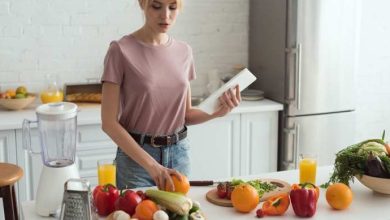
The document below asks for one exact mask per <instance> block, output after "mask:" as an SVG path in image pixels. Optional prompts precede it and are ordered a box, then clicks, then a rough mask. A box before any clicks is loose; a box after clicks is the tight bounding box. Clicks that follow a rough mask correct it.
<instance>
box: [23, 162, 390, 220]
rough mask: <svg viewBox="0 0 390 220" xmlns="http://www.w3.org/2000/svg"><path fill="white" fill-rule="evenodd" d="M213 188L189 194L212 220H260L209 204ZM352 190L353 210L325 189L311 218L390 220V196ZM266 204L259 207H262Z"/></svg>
mask: <svg viewBox="0 0 390 220" xmlns="http://www.w3.org/2000/svg"><path fill="white" fill-rule="evenodd" d="M331 170H332V167H331V166H326V167H319V168H318V171H317V172H318V173H317V174H318V175H317V183H318V184H322V183H324V182H326V181H327V180H328V179H329V176H330V175H329V174H330V172H331ZM254 178H275V179H281V180H284V181H287V182H289V183H296V182H298V171H297V170H290V171H283V172H274V173H264V174H260V175H256V176H247V177H243V179H254ZM210 189H212V187H191V190H190V192H189V195H188V196H189V197H190V198H191V199H193V200H196V201H199V202H200V204H201V207H202V208H201V209H202V211H203V212H204V213H205V215H206V216H207V219H209V220H222V219H229V220H238V219H256V218H255V217H254V216H255V211H256V209H255V210H253V211H252V212H250V213H248V214H243V213H238V212H236V211H235V210H234V209H233V208H228V207H221V206H216V205H213V204H211V203H209V202H208V201H207V200H206V198H205V195H206V193H207V192H208V191H209V190H210ZM351 189H352V191H353V195H354V198H353V202H352V204H351V205H350V207H349V208H348V209H346V210H341V211H337V210H334V209H332V208H330V206H329V205H328V204H327V202H326V199H325V190H324V189H321V193H320V198H319V201H318V204H317V212H316V214H315V215H314V216H313V217H312V218H311V219H326V220H329V219H344V220H347V219H353V220H357V219H370V220H377V219H384V220H390V209H389V208H388V206H389V204H390V195H384V194H379V193H374V192H373V191H371V190H370V189H368V188H366V187H365V186H363V185H362V184H360V182H358V181H357V180H356V181H355V182H354V183H353V184H351ZM261 205H262V204H260V205H259V206H258V208H260V207H261ZM22 212H23V214H24V217H25V219H29V220H41V219H52V218H40V217H38V216H37V215H36V214H35V213H34V202H33V201H28V202H23V203H22ZM265 218H270V219H272V220H276V219H302V218H298V217H296V216H295V214H294V211H293V209H292V206H291V205H290V207H289V209H288V210H287V212H286V213H285V214H284V215H283V216H272V217H270V216H266V217H265Z"/></svg>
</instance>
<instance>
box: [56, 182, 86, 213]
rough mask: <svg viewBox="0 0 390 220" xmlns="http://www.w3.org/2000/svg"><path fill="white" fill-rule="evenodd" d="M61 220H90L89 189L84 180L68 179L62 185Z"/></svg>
mask: <svg viewBox="0 0 390 220" xmlns="http://www.w3.org/2000/svg"><path fill="white" fill-rule="evenodd" d="M60 219H61V220H91V219H92V213H91V188H90V184H89V182H88V180H86V179H69V180H68V181H66V183H65V185H64V196H63V198H62V205H61V215H60Z"/></svg>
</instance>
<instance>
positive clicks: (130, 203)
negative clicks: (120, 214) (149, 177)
mask: <svg viewBox="0 0 390 220" xmlns="http://www.w3.org/2000/svg"><path fill="white" fill-rule="evenodd" d="M141 201H142V198H141V197H140V196H139V195H138V194H137V193H136V192H134V191H133V190H131V189H128V190H125V191H121V195H120V196H119V198H118V199H117V200H116V202H115V210H122V211H124V212H126V213H127V214H129V215H130V216H132V215H134V213H135V208H136V207H137V205H138V204H139V203H140V202H141Z"/></svg>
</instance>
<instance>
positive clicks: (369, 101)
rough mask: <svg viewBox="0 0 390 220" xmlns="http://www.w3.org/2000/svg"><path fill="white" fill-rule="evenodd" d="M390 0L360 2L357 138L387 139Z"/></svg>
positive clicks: (389, 132) (389, 137) (389, 129)
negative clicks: (382, 137)
mask: <svg viewBox="0 0 390 220" xmlns="http://www.w3.org/2000/svg"><path fill="white" fill-rule="evenodd" d="M389 8H390V1H388V0H372V1H366V0H365V1H362V15H361V16H362V17H361V18H362V21H361V27H360V28H361V32H360V33H361V36H360V48H359V49H360V58H359V64H358V71H357V77H356V79H357V91H356V103H357V108H356V110H357V111H356V113H357V123H356V130H357V138H358V140H364V139H366V138H380V136H381V134H382V131H383V129H386V131H387V138H386V139H387V140H390V52H389V49H390V22H389V20H390V14H389Z"/></svg>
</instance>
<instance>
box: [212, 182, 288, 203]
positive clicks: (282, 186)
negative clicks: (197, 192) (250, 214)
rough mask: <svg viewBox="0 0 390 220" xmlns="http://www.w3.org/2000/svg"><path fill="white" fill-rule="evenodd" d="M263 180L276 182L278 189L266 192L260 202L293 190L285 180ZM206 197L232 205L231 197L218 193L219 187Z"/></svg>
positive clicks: (214, 201) (213, 201) (215, 201)
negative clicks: (222, 197) (227, 197)
mask: <svg viewBox="0 0 390 220" xmlns="http://www.w3.org/2000/svg"><path fill="white" fill-rule="evenodd" d="M260 180H261V181H262V182H268V183H272V184H275V185H276V186H277V188H276V189H274V190H273V191H271V192H267V193H264V194H263V196H262V197H261V198H260V202H263V201H265V200H267V199H268V198H270V197H272V196H274V195H277V194H279V193H289V192H290V190H291V186H290V184H289V183H287V182H285V181H283V180H278V179H260ZM206 199H207V201H209V202H211V203H213V204H215V205H218V206H225V207H232V206H233V204H232V201H231V200H229V199H221V198H219V197H218V195H217V187H215V188H213V189H211V190H209V191H208V192H207V193H206Z"/></svg>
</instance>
